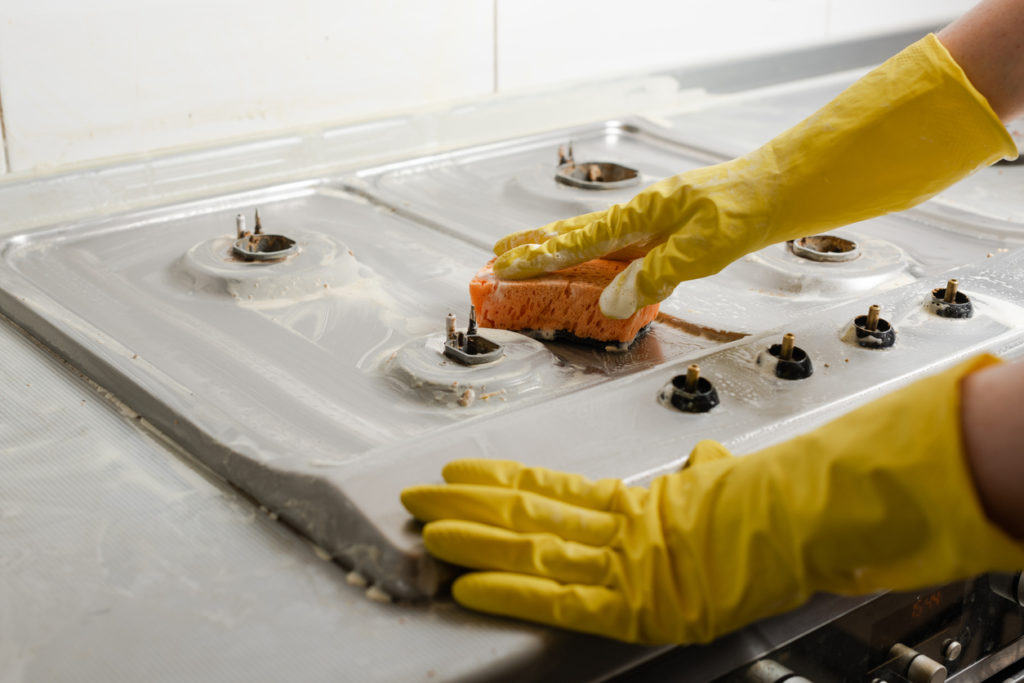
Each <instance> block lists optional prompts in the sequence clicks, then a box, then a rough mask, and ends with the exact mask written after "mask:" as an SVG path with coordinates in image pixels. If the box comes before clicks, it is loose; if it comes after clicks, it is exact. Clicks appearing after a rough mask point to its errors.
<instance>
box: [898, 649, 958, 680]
mask: <svg viewBox="0 0 1024 683" xmlns="http://www.w3.org/2000/svg"><path fill="white" fill-rule="evenodd" d="M889 656H890V657H894V658H897V660H898V662H897V666H898V667H899V668H900V669H901V670H902V671H903V672H904V675H905V676H906V677H907V680H909V681H910V683H943V682H944V681H945V680H946V674H947V672H946V667H944V666H943V665H942V664H940V663H938V662H936V661H935V660H934V659H932V658H931V657H929V656H927V655H923V654H921V653H920V652H918V651H917V650H914V649H913V648H909V647H907V646H906V645H904V644H903V643H896V644H895V645H893V646H892V648H891V649H890V650H889Z"/></svg>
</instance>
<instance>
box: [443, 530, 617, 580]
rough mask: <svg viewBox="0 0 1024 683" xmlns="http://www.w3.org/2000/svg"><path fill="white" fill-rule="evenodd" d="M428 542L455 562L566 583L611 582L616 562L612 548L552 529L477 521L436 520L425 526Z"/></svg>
mask: <svg viewBox="0 0 1024 683" xmlns="http://www.w3.org/2000/svg"><path fill="white" fill-rule="evenodd" d="M423 542H424V544H425V545H426V547H427V550H428V551H430V554H431V555H433V556H435V557H438V558H440V559H442V560H445V561H446V562H451V563H452V564H457V565H461V566H463V567H470V568H471V569H491V570H500V571H506V572H516V573H518V574H531V575H534V576H546V577H548V578H550V579H554V580H556V581H561V582H562V583H586V584H590V585H610V584H611V583H612V581H613V579H614V568H615V567H616V566H617V561H616V558H615V554H614V553H613V551H611V550H610V549H609V548H608V547H603V548H596V547H594V546H589V545H584V544H581V543H573V542H572V541H565V540H563V539H561V538H559V537H557V536H555V535H553V534H520V533H516V532H514V531H508V530H506V529H499V528H498V527H493V526H488V525H486V524H477V523H476V522H463V521H457V520H440V521H437V522H431V523H430V524H428V525H427V526H426V527H425V528H424V529H423Z"/></svg>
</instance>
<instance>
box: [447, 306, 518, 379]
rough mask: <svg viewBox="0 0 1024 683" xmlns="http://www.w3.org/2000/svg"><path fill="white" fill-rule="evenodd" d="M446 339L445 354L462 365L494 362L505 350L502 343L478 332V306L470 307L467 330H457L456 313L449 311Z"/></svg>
mask: <svg viewBox="0 0 1024 683" xmlns="http://www.w3.org/2000/svg"><path fill="white" fill-rule="evenodd" d="M445 332H446V339H445V342H444V355H445V356H447V357H448V358H451V359H452V360H454V361H455V362H456V363H461V364H462V365H482V364H484V363H492V362H494V361H496V360H498V359H500V358H501V357H502V356H504V355H505V352H504V351H503V350H502V348H501V344H498V343H496V342H493V341H491V340H490V339H487V338H486V337H481V336H480V335H478V334H477V333H476V307H475V306H470V307H469V325H468V326H467V327H466V331H465V332H463V331H461V330H459V331H458V332H456V331H455V314H453V313H449V314H448V319H447V320H446V321H445Z"/></svg>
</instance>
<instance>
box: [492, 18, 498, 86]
mask: <svg viewBox="0 0 1024 683" xmlns="http://www.w3.org/2000/svg"><path fill="white" fill-rule="evenodd" d="M491 24H492V32H491V42H492V43H493V46H492V47H491V80H492V81H493V86H492V87H493V89H494V94H495V95H497V94H498V0H494V1H493V3H492V4H491Z"/></svg>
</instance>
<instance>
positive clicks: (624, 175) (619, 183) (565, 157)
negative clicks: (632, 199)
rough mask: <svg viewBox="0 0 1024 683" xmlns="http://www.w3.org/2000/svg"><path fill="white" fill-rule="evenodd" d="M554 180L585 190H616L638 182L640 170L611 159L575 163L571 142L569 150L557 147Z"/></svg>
mask: <svg viewBox="0 0 1024 683" xmlns="http://www.w3.org/2000/svg"><path fill="white" fill-rule="evenodd" d="M555 180H556V181H558V182H560V183H562V184H563V185H571V186H573V187H580V188H583V189H585V190H616V189H619V188H623V187H631V186H633V185H637V184H639V182H640V172H639V171H637V170H636V169H635V168H630V167H629V166H623V165H622V164H617V163H615V162H612V161H587V162H582V163H576V161H575V159H573V155H572V143H571V142H570V143H569V151H568V152H566V150H565V148H564V147H561V146H560V147H559V148H558V167H557V169H556V171H555Z"/></svg>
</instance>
